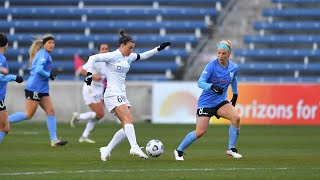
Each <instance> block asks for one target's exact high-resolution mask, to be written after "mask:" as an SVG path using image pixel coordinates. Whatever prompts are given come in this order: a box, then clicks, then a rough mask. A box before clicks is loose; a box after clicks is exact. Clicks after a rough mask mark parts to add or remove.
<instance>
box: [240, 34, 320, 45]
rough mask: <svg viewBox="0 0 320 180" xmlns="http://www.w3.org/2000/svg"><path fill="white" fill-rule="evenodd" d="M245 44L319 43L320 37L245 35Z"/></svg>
mask: <svg viewBox="0 0 320 180" xmlns="http://www.w3.org/2000/svg"><path fill="white" fill-rule="evenodd" d="M243 41H244V42H245V43H265V44H269V43H319V42H320V35H307V34H306V35H296V34H291V35H290V34H284V35H264V36H260V35H245V36H244V37H243Z"/></svg>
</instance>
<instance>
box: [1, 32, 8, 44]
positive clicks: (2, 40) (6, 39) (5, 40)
mask: <svg viewBox="0 0 320 180" xmlns="http://www.w3.org/2000/svg"><path fill="white" fill-rule="evenodd" d="M7 44H8V38H7V36H6V35H5V34H4V33H0V47H3V46H5V45H7Z"/></svg>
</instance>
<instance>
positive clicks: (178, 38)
mask: <svg viewBox="0 0 320 180" xmlns="http://www.w3.org/2000/svg"><path fill="white" fill-rule="evenodd" d="M35 36H37V34H22V33H19V34H18V33H17V34H15V35H8V38H9V39H10V40H11V41H18V42H19V43H23V44H30V42H31V41H32V40H33V39H34V37H35ZM54 37H55V40H56V43H57V44H58V45H59V44H65V43H82V44H84V43H89V42H95V43H101V42H116V41H117V40H118V38H119V36H118V35H116V34H101V35H100V34H99V35H84V34H74V33H72V34H54ZM132 38H133V39H134V40H135V42H137V43H162V42H164V41H170V42H172V43H174V44H185V43H187V42H189V43H196V42H198V38H197V37H196V36H195V35H194V34H170V35H167V36H159V34H140V35H132Z"/></svg>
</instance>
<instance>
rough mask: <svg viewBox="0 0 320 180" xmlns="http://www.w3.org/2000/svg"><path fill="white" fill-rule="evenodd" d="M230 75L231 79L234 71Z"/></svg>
mask: <svg viewBox="0 0 320 180" xmlns="http://www.w3.org/2000/svg"><path fill="white" fill-rule="evenodd" d="M230 77H231V79H232V78H233V72H232V71H231V72H230Z"/></svg>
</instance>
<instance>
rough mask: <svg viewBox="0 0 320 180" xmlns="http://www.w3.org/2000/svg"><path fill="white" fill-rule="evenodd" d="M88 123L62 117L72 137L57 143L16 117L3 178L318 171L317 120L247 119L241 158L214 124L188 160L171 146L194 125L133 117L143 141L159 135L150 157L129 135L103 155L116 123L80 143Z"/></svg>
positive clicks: (4, 151) (0, 162) (63, 132)
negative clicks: (132, 147) (159, 145)
mask: <svg viewBox="0 0 320 180" xmlns="http://www.w3.org/2000/svg"><path fill="white" fill-rule="evenodd" d="M83 128H84V124H80V125H79V126H78V127H77V128H70V127H69V125H68V124H59V125H58V134H59V136H61V137H62V139H65V140H68V141H70V143H69V144H68V145H67V146H65V147H55V148H53V147H51V146H50V144H49V135H48V132H47V129H46V124H45V123H30V122H24V123H20V124H14V125H11V133H10V135H8V136H6V137H5V139H4V142H3V143H2V144H1V145H0V167H1V168H0V179H1V180H5V179H65V180H69V179H258V178H259V179H320V163H319V162H320V152H319V149H320V140H319V139H320V127H319V126H314V127H311V126H242V127H241V133H240V138H239V141H238V150H239V152H240V153H241V154H242V155H243V157H244V158H243V159H240V160H235V159H233V158H231V157H226V156H225V150H226V146H227V141H228V126H224V125H216V126H211V127H210V128H209V130H208V132H207V134H205V135H204V137H202V138H201V139H200V140H198V141H196V142H195V143H194V144H193V145H192V146H191V147H189V148H188V149H187V150H186V154H187V155H186V156H185V157H184V158H185V161H183V162H176V161H174V159H173V158H174V157H173V150H174V148H175V147H176V146H178V144H179V143H180V141H181V140H182V139H183V138H184V136H185V135H186V133H188V132H189V131H191V130H193V129H194V125H152V124H144V123H142V124H136V126H135V128H136V134H137V139H138V143H139V144H140V146H145V144H146V143H147V142H148V140H150V139H153V138H158V139H160V140H161V141H162V142H163V144H164V147H165V151H164V154H163V155H162V156H160V157H158V158H149V159H148V160H144V159H140V158H138V157H136V156H131V155H130V154H129V143H128V141H127V140H126V141H124V142H123V143H122V144H120V146H118V147H117V148H116V149H114V151H113V152H112V156H111V157H110V159H108V160H107V161H106V162H102V161H101V160H100V154H99V148H100V147H101V146H104V145H106V143H107V142H109V141H110V139H111V138H112V136H113V134H114V133H115V132H116V131H117V130H118V129H119V125H118V124H112V123H102V124H99V125H98V126H97V128H96V129H95V131H94V132H93V133H92V136H91V137H92V139H94V140H96V141H97V143H96V144H80V143H78V138H79V136H80V135H81V133H82V130H83Z"/></svg>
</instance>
